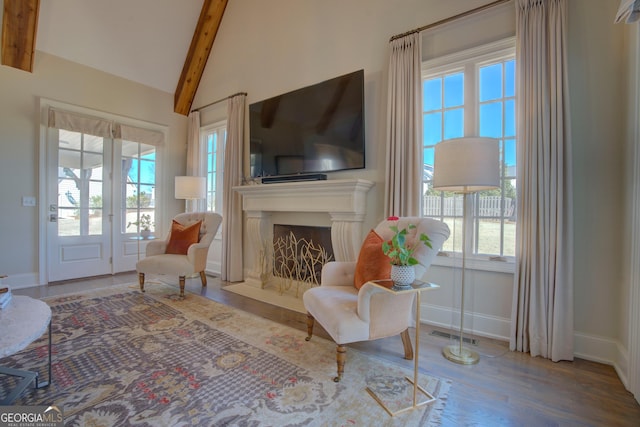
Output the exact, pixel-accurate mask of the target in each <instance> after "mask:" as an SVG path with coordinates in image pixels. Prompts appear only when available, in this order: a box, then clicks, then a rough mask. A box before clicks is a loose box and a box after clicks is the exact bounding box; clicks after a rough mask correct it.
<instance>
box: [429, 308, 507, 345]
mask: <svg viewBox="0 0 640 427" xmlns="http://www.w3.org/2000/svg"><path fill="white" fill-rule="evenodd" d="M420 317H421V319H420V320H421V321H422V322H423V323H427V324H430V325H433V326H439V327H442V328H447V329H450V328H454V329H455V328H459V327H460V311H458V310H453V309H452V308H451V307H443V306H438V305H432V304H422V305H421V308H420ZM464 323H465V324H464V330H465V332H468V333H470V334H473V335H478V336H483V337H487V338H493V339H496V340H500V341H509V334H510V331H511V329H510V328H511V319H505V318H501V317H497V316H489V315H486V314H480V313H470V312H467V313H466V314H465V317H464Z"/></svg>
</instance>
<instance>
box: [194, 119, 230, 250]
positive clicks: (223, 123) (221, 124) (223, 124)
mask: <svg viewBox="0 0 640 427" xmlns="http://www.w3.org/2000/svg"><path fill="white" fill-rule="evenodd" d="M219 128H224V129H225V131H226V129H227V119H224V120H218V121H216V122H214V123H209V124H207V125H204V126H201V127H200V141H201V142H202V143H201V145H200V146H201V148H202V153H201V155H202V157H203V158H204V159H205V160H204V163H205V165H206V168H205V169H206V174H207V179H208V177H209V158H208V154H209V153H208V150H209V149H208V144H207V141H206V137H207V134H208V133H210V132H211V131H212V130H214V129H219ZM225 144H226V140H225ZM222 162H223V163H224V150H223V159H222ZM223 171H224V165H223ZM207 184H208V183H207ZM207 193H208V189H207ZM218 193H219V196H220V197H222V188H221V189H220V191H218V189H216V194H218ZM208 208H209V206H208V205H207V210H208ZM218 213H219V214H220V215H222V212H218ZM213 239H214V240H220V241H221V240H222V227H220V228H218V232H217V233H216V235H215V236H214V238H213Z"/></svg>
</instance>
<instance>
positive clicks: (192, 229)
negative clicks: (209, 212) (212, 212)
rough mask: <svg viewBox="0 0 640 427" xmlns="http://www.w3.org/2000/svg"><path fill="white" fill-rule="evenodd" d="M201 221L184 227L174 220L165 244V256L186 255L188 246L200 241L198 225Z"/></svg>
mask: <svg viewBox="0 0 640 427" xmlns="http://www.w3.org/2000/svg"><path fill="white" fill-rule="evenodd" d="M201 224H202V221H198V222H196V223H195V224H192V225H189V226H186V227H185V226H184V225H182V224H180V223H179V222H178V221H176V220H175V219H174V220H173V222H172V223H171V236H170V237H169V243H167V249H166V250H165V253H167V254H177V255H186V254H187V250H188V249H189V246H191V245H193V244H194V243H198V241H199V240H200V225H201Z"/></svg>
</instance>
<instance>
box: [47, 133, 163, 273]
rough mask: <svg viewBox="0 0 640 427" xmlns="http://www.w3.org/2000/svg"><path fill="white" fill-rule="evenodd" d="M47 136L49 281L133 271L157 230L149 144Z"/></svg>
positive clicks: (152, 148)
mask: <svg viewBox="0 0 640 427" xmlns="http://www.w3.org/2000/svg"><path fill="white" fill-rule="evenodd" d="M48 132H49V134H48V143H47V171H46V174H47V177H48V179H47V194H48V197H47V198H48V206H47V281H48V282H54V281H59V280H69V279H75V278H81V277H89V276H97V275H103V274H114V273H118V272H121V271H131V270H135V264H136V262H137V260H138V259H140V257H141V254H143V253H144V248H145V246H146V243H148V241H149V239H152V238H153V234H151V236H149V237H147V236H146V235H145V236H143V234H145V233H143V229H144V228H145V224H147V223H148V225H149V228H150V232H151V233H153V232H154V230H155V227H154V223H155V201H156V198H155V190H156V189H155V180H156V176H155V171H156V167H155V165H156V157H155V155H156V149H155V146H153V145H147V144H142V143H137V142H131V141H126V140H121V139H112V138H105V137H98V136H93V135H90V134H86V133H82V132H77V131H69V130H64V129H51V128H50V129H49V130H48ZM145 220H147V221H145Z"/></svg>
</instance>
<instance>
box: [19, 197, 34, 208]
mask: <svg viewBox="0 0 640 427" xmlns="http://www.w3.org/2000/svg"><path fill="white" fill-rule="evenodd" d="M35 205H36V198H35V197H30V196H23V197H22V206H35Z"/></svg>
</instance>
